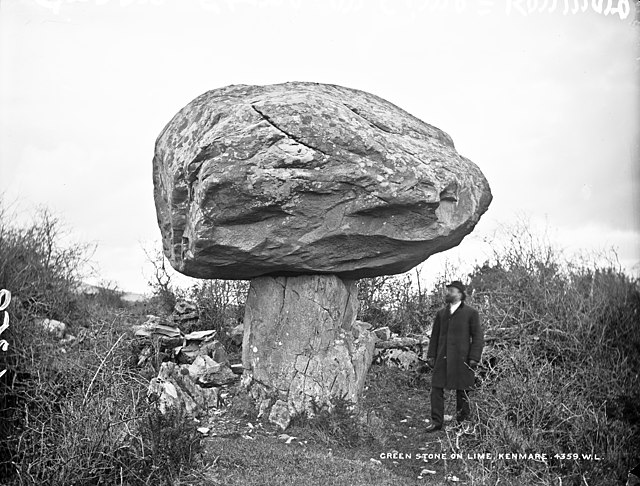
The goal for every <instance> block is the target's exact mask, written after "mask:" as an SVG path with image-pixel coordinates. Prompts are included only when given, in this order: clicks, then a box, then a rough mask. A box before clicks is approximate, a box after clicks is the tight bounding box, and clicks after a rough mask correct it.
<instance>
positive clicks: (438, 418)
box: [431, 386, 471, 426]
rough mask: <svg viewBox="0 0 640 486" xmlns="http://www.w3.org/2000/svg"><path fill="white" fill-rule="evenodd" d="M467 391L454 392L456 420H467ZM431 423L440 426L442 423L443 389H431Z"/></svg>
mask: <svg viewBox="0 0 640 486" xmlns="http://www.w3.org/2000/svg"><path fill="white" fill-rule="evenodd" d="M469 391H470V390H456V420H457V421H459V422H461V421H462V420H466V419H467V418H469V415H470V414H471V411H470V409H469ZM431 422H433V423H434V424H436V425H440V426H442V425H443V423H444V388H438V387H437V386H432V387H431Z"/></svg>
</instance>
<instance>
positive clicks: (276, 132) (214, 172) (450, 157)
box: [153, 82, 492, 279]
mask: <svg viewBox="0 0 640 486" xmlns="http://www.w3.org/2000/svg"><path fill="white" fill-rule="evenodd" d="M153 181H154V199H155V205H156V211H157V217H158V224H159V226H160V229H161V233H162V238H163V248H164V253H165V255H166V256H167V258H168V259H169V260H170V262H171V264H172V266H173V267H174V268H176V269H177V270H178V271H180V272H181V273H183V274H186V275H190V276H193V277H199V278H222V279H251V278H253V277H257V276H261V275H272V276H278V275H279V276H294V275H300V274H313V273H325V274H334V275H338V276H340V277H344V278H348V279H355V278H362V277H372V276H376V275H383V274H395V273H402V272H405V271H407V270H409V269H411V268H412V267H414V266H415V265H417V264H418V263H420V262H422V261H423V260H425V259H426V258H428V257H429V256H430V255H432V254H434V253H436V252H441V251H443V250H447V249H449V248H452V247H454V246H456V245H457V244H459V243H460V241H461V240H462V239H463V238H464V237H465V235H467V234H468V233H470V232H471V230H472V229H473V228H474V226H475V225H476V224H477V222H478V220H479V218H480V216H481V215H482V214H483V213H484V212H485V211H486V210H487V208H488V206H489V203H490V202H491V199H492V196H491V192H490V189H489V184H488V183H487V180H486V179H485V177H484V176H483V174H482V173H481V171H480V169H479V168H478V167H477V166H476V165H475V164H474V163H473V162H471V161H470V160H469V159H467V158H465V157H463V156H461V155H460V154H458V153H457V151H456V149H455V147H454V144H453V141H452V140H451V137H450V136H449V135H447V134H446V133H445V132H443V131H442V130H440V129H438V128H436V127H434V126H432V125H429V124H427V123H425V122H423V121H421V120H420V119H418V118H416V117H415V116H413V115H411V114H409V113H407V112H406V111H404V110H402V109H401V108H399V107H397V106H396V105H394V104H392V103H390V102H388V101H386V100H384V99H382V98H380V97H378V96H376V95H373V94H370V93H367V92H364V91H360V90H356V89H350V88H346V87H343V86H337V85H330V84H320V83H310V82H288V83H282V84H274V85H266V86H248V85H231V86H227V87H224V88H220V89H214V90H212V91H208V92H206V93H204V94H202V95H201V96H199V97H197V98H196V99H194V100H193V101H192V102H190V103H189V104H188V105H187V106H185V107H184V108H183V109H181V110H180V111H179V112H178V113H177V114H176V115H175V116H174V117H173V119H172V120H171V121H170V122H169V123H168V124H167V126H166V127H165V128H164V130H163V131H162V132H161V134H160V135H159V136H158V138H157V140H156V145H155V155H154V158H153Z"/></svg>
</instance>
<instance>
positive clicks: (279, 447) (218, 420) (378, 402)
mask: <svg viewBox="0 0 640 486" xmlns="http://www.w3.org/2000/svg"><path fill="white" fill-rule="evenodd" d="M227 392H228V397H227V400H225V403H226V405H225V406H223V407H222V408H221V409H219V410H216V411H214V412H213V413H212V414H211V415H210V417H209V418H208V420H207V421H206V423H203V424H202V426H203V427H204V428H205V429H208V430H207V432H206V439H205V442H206V450H207V456H208V458H209V461H210V463H211V464H212V465H213V464H215V465H217V466H218V467H216V468H213V467H212V468H211V469H210V471H209V472H210V474H211V475H212V476H213V477H220V475H224V477H225V478H226V484H277V483H278V482H277V478H278V477H280V478H281V479H282V478H283V477H287V478H297V480H298V481H305V483H307V481H308V483H307V484H323V481H324V480H326V481H327V482H326V483H324V484H340V483H336V482H335V481H342V480H343V479H344V478H343V479H340V478H338V477H335V476H334V475H335V474H337V473H338V471H340V470H341V468H342V467H345V468H347V469H350V470H357V471H360V473H359V475H360V476H359V479H354V478H353V477H352V478H351V480H350V481H352V482H345V483H344V484H442V483H443V482H445V481H446V482H451V483H453V484H470V483H468V482H467V481H465V478H466V476H465V466H464V463H463V461H460V460H442V459H440V460H428V461H426V460H424V459H423V457H424V455H425V454H428V453H442V452H447V453H448V452H450V451H451V450H452V447H455V442H456V440H457V441H458V445H461V444H460V441H464V440H466V438H467V437H470V435H471V434H472V432H473V431H472V429H471V427H468V428H467V429H465V430H466V431H467V432H466V433H464V432H463V430H462V427H460V426H456V425H454V424H453V423H452V422H449V424H448V425H447V426H446V427H445V429H444V430H441V431H437V432H434V433H431V434H429V433H426V432H425V431H424V428H425V426H426V425H427V423H428V420H429V401H428V400H429V378H428V375H425V374H419V373H418V372H416V371H413V372H408V371H404V370H401V369H399V368H395V367H388V366H385V365H375V364H374V365H372V367H371V370H370V372H369V374H368V376H367V381H366V390H365V394H364V395H363V399H362V413H363V414H368V415H369V416H370V415H371V412H373V414H374V416H375V417H376V420H375V425H374V426H373V427H370V428H369V430H370V431H371V437H370V438H368V440H363V441H358V443H357V444H347V443H344V441H342V443H341V441H340V440H339V438H335V437H332V436H331V433H330V431H327V429H318V428H315V427H314V426H313V425H311V426H310V425H309V424H297V423H296V422H295V421H294V422H293V423H292V425H291V426H289V427H288V428H287V429H286V430H285V431H282V430H281V429H280V427H278V426H276V425H275V424H272V423H269V421H268V420H267V419H266V417H265V418H264V419H257V418H256V417H255V415H254V414H252V413H251V412H250V411H248V410H247V409H246V408H243V407H242V406H239V407H234V405H233V404H234V397H235V396H240V395H241V391H240V390H239V387H238V385H234V386H231V387H229V388H228V390H227ZM451 398H453V396H452V397H451ZM453 406H454V402H453V400H451V399H449V400H448V401H447V413H448V414H449V415H453ZM342 425H343V427H347V426H348V425H349V424H342ZM471 425H472V424H471ZM203 430H204V429H203ZM337 435H339V434H337ZM265 456H266V457H267V458H268V459H267V460H265ZM301 462H304V463H306V466H305V467H300V463H301ZM347 465H348V467H347ZM354 468H355V469H354ZM350 474H351V473H349V474H348V477H351V476H350ZM266 478H270V479H268V481H273V483H269V482H267V483H264V482H261V481H264V480H266ZM366 478H369V479H368V480H367V479H366ZM314 481H316V482H315V483H314ZM360 481H363V482H360ZM294 482H295V481H294Z"/></svg>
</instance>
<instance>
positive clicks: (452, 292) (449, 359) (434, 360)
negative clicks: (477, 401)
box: [426, 280, 484, 432]
mask: <svg viewBox="0 0 640 486" xmlns="http://www.w3.org/2000/svg"><path fill="white" fill-rule="evenodd" d="M465 298H466V295H465V287H464V285H463V284H462V282H460V281H459V280H455V281H453V282H451V283H450V284H449V285H447V295H446V297H445V302H447V304H448V305H447V306H446V307H445V308H443V309H441V310H439V311H438V313H437V314H436V317H435V319H434V322H433V329H432V330H431V340H430V342H429V349H428V350H427V364H428V365H429V366H430V367H431V368H432V369H433V374H432V378H431V423H430V424H429V425H428V426H427V428H426V430H427V432H433V431H434V430H440V429H441V428H442V424H443V422H444V389H445V388H447V389H449V390H456V421H457V422H458V423H460V422H462V421H463V420H466V419H467V418H468V417H469V415H470V410H469V394H468V393H469V390H471V389H472V388H473V385H474V380H475V371H474V370H475V368H476V366H478V363H479V362H480V358H481V356H482V348H483V346H484V331H483V329H482V325H481V324H480V316H479V314H478V311H477V310H476V309H474V308H473V307H471V306H470V305H468V304H465V303H464V300H465Z"/></svg>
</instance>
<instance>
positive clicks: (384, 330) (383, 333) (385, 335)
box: [373, 326, 391, 341]
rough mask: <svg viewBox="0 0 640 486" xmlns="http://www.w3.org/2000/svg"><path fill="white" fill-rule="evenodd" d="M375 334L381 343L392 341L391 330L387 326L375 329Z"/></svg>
mask: <svg viewBox="0 0 640 486" xmlns="http://www.w3.org/2000/svg"><path fill="white" fill-rule="evenodd" d="M373 332H374V333H375V335H376V336H377V337H378V339H380V340H381V341H388V340H389V339H391V330H390V329H389V328H388V327H387V326H385V327H379V328H378V329H374V331H373Z"/></svg>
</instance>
